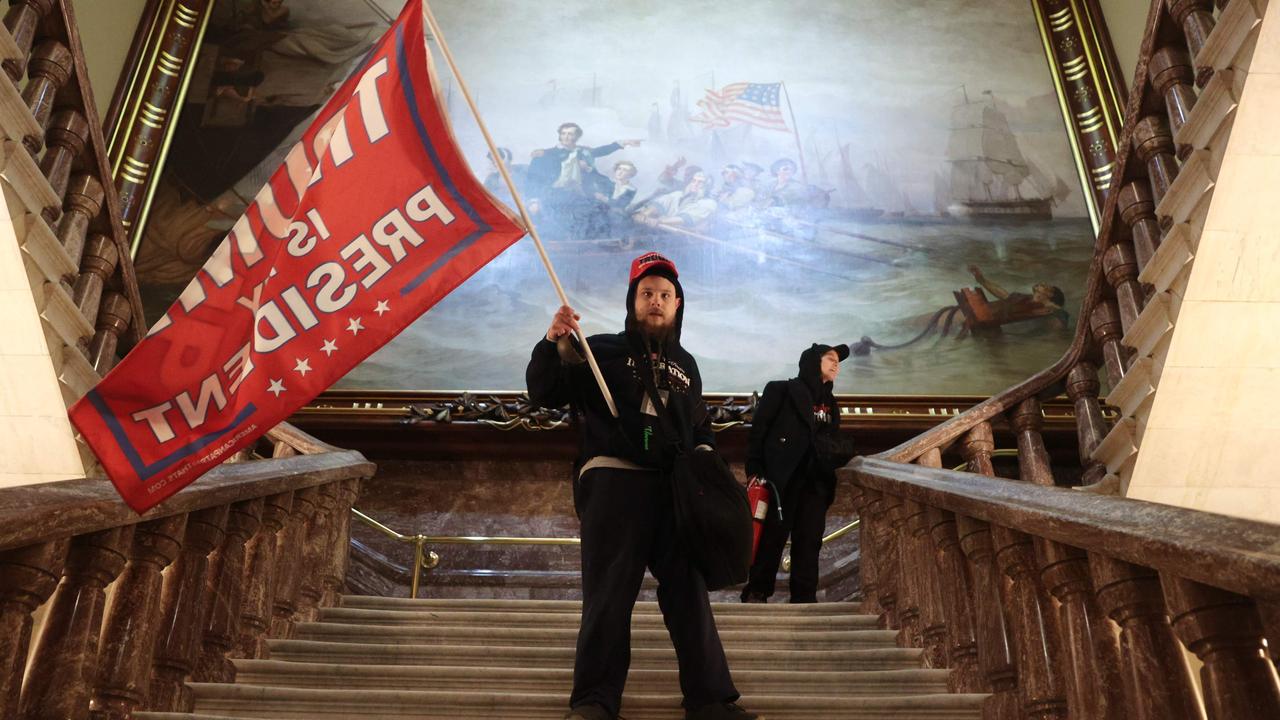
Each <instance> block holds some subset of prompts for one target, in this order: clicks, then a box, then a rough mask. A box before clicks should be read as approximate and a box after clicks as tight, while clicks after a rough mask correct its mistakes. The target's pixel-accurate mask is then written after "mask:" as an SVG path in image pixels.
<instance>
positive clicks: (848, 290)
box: [138, 0, 1093, 394]
mask: <svg viewBox="0 0 1280 720" xmlns="http://www.w3.org/2000/svg"><path fill="white" fill-rule="evenodd" d="M399 5H400V3H398V2H395V1H394V0H324V1H323V2H321V1H320V0H308V1H305V2H304V1H303V0H222V1H220V2H219V3H218V6H217V7H218V10H217V14H216V15H215V17H214V19H213V22H212V23H211V26H210V31H209V34H208V36H207V38H206V41H205V44H204V47H203V49H202V53H201V58H200V64H199V69H198V71H197V75H196V78H195V79H194V80H193V82H192V86H191V89H190V90H189V92H188V97H187V101H186V105H185V107H184V109H183V111H182V116H181V121H180V128H179V132H178V135H177V137H176V139H175V143H174V149H173V151H172V152H171V154H170V158H171V160H170V163H169V167H168V171H167V172H166V175H165V178H164V183H163V185H162V187H161V189H160V191H159V192H158V193H157V199H156V204H155V206H154V208H153V210H152V215H151V219H150V221H149V224H148V228H147V234H146V237H145V239H144V242H143V244H142V254H141V256H140V257H139V261H138V270H139V275H140V277H141V279H142V281H143V283H144V287H145V291H146V294H147V296H148V301H149V302H150V303H151V306H150V307H149V308H148V309H149V312H150V313H151V314H152V315H158V314H159V312H160V311H161V310H162V309H163V306H165V305H167V304H168V302H170V301H172V299H173V297H175V296H176V294H177V292H178V290H180V288H181V286H182V284H184V283H185V282H186V280H187V279H188V278H189V277H190V276H191V275H192V274H193V273H194V270H195V269H196V268H197V267H199V265H200V264H201V263H202V262H203V260H204V258H205V256H206V255H207V253H208V252H209V251H210V250H211V249H212V246H213V244H215V243H216V241H218V240H219V239H220V238H221V236H222V234H224V233H225V231H226V230H227V228H229V227H230V225H231V223H232V222H233V221H234V220H235V219H236V218H237V217H238V216H239V214H240V211H241V209H242V208H243V207H244V205H245V202H246V199H247V198H251V197H252V195H253V194H254V193H255V192H256V191H257V188H258V187H259V186H260V185H261V184H262V182H263V180H264V179H265V178H266V177H267V175H269V174H270V172H271V171H272V170H274V169H275V167H276V166H277V165H278V164H279V162H280V159H281V157H282V153H283V149H284V148H287V147H288V145H289V143H291V142H292V140H293V138H294V137H296V135H297V134H299V133H300V132H301V129H302V128H303V127H305V125H306V123H307V122H308V118H309V116H310V115H311V113H312V112H314V110H315V109H316V108H317V107H318V106H319V105H320V104H321V103H322V102H323V100H324V98H325V97H326V95H327V93H328V92H329V91H330V90H331V89H332V88H333V86H334V85H335V83H337V82H340V81H341V79H342V78H343V77H344V76H345V74H346V72H347V71H348V70H349V68H350V66H351V65H352V63H354V62H356V61H357V60H358V58H359V57H360V56H361V54H362V53H363V51H364V49H366V48H367V47H368V46H369V44H370V43H371V42H372V41H373V40H374V39H375V38H376V37H377V36H378V35H380V34H381V32H382V31H383V30H384V29H385V28H386V26H387V24H388V22H389V19H390V18H391V17H394V15H395V14H396V13H397V12H398V11H399ZM432 6H433V9H434V11H435V14H436V16H437V18H438V20H439V22H440V24H441V26H442V29H443V32H444V33H446V36H447V39H448V41H449V44H450V46H451V49H452V50H453V52H454V55H455V56H456V57H457V60H458V63H459V65H460V69H461V71H462V73H464V77H465V80H466V82H467V84H468V85H469V87H470V89H471V91H472V93H473V95H474V96H475V98H476V100H477V102H478V104H479V107H480V110H481V113H482V116H483V117H484V119H485V121H486V124H487V125H488V127H489V129H490V131H491V132H492V134H493V136H494V138H495V139H496V141H497V142H498V144H499V145H500V146H501V148H502V149H501V151H500V153H501V155H502V156H503V157H504V158H505V159H507V161H508V162H509V164H510V167H511V169H512V171H513V174H514V176H515V178H516V181H517V184H518V186H519V188H520V191H521V193H522V196H523V197H524V198H525V200H526V202H527V203H528V205H529V207H530V209H531V211H532V212H533V216H534V218H535V223H536V225H537V227H538V228H539V230H540V233H541V236H542V237H543V238H544V240H545V241H546V245H547V249H548V251H549V253H550V255H551V258H552V261H553V262H554V263H555V265H556V268H557V270H558V272H559V275H560V278H561V280H562V281H563V283H564V285H565V288H566V290H567V292H568V294H569V296H570V299H571V301H572V302H573V304H574V305H575V307H576V308H577V309H578V310H579V311H580V312H581V313H582V315H583V320H582V324H583V327H584V329H586V330H587V331H588V332H614V331H616V330H618V329H620V328H621V326H622V319H623V316H624V312H625V310H624V307H623V304H624V296H625V288H626V276H627V269H628V263H629V261H630V260H631V258H633V257H635V256H636V255H637V254H639V253H640V252H642V251H644V250H657V251H659V252H661V253H663V254H665V255H667V256H669V257H671V258H672V259H673V260H674V261H675V262H676V264H677V265H678V267H679V268H680V273H681V280H682V283H683V285H684V288H685V290H686V294H687V299H686V302H687V313H686V320H685V331H684V339H685V344H686V345H687V347H688V348H689V349H690V351H691V352H693V354H694V355H695V356H696V357H697V358H698V361H699V364H700V367H701V370H702V375H703V377H704V380H705V384H706V389H707V390H708V391H709V392H732V393H744V392H750V391H752V390H756V389H759V388H760V387H762V386H763V384H764V383H765V382H766V381H767V380H769V379H773V378H778V377H785V376H788V375H790V374H793V373H794V371H795V360H796V358H797V357H798V355H799V353H800V351H801V350H802V349H804V348H805V347H807V346H808V345H809V344H810V343H811V342H814V341H821V342H826V343H833V342H847V343H851V344H853V345H854V346H855V356H854V357H852V358H850V360H848V361H846V363H845V365H846V367H845V371H844V372H843V373H842V374H841V376H840V379H839V384H838V386H837V388H836V389H837V392H843V393H860V394H872V393H876V394H878V393H884V394H988V393H992V392H995V391H998V390H1000V389H1002V388H1004V387H1006V386H1008V385H1010V384H1012V383H1014V382H1017V381H1018V380H1021V379H1023V378H1025V377H1026V376H1028V375H1030V374H1032V373H1034V372H1035V371H1037V370H1039V369H1041V368H1043V367H1045V366H1047V365H1048V364H1050V363H1052V362H1053V361H1054V360H1056V359H1057V358H1058V356H1059V355H1060V354H1061V353H1062V351H1063V350H1064V349H1065V347H1066V346H1067V344H1068V343H1069V341H1070V336H1071V333H1072V331H1073V329H1074V326H1075V323H1076V322H1077V320H1078V319H1077V318H1076V317H1075V316H1074V314H1073V311H1074V309H1075V308H1076V307H1078V305H1079V302H1080V293H1081V291H1082V288H1083V284H1084V278H1085V274H1086V270H1087V266H1088V263H1089V259H1090V257H1091V255H1092V245H1093V231H1092V228H1091V225H1090V222H1089V220H1088V217H1087V211H1086V208H1085V205H1084V199H1083V197H1082V194H1081V191H1080V186H1079V184H1078V181H1077V180H1076V178H1077V175H1076V171H1075V167H1074V164H1073V160H1072V156H1071V151H1070V148H1069V146H1068V140H1067V135H1066V131H1065V129H1064V126H1063V121H1062V117H1061V114H1060V110H1059V105H1058V100H1057V97H1056V95H1055V93H1054V87H1053V83H1052V80H1051V78H1050V74H1049V70H1048V67H1047V64H1046V61H1045V58H1044V50H1043V48H1042V46H1041V41H1040V36H1039V34H1038V32H1037V28H1036V21H1035V18H1034V15H1033V12H1032V9H1031V7H1030V4H1029V3H1028V2H1027V0H989V1H986V2H981V3H976V2H969V1H967V0H903V1H902V2H894V3H884V2H879V1H877V0H801V1H796V2H786V3H781V2H767V1H763V0H761V1H752V0H748V1H746V2H737V3H723V2H713V1H711V0H706V1H698V2H682V3H670V2H656V1H652V2H651V1H644V2H620V1H616V2H615V1H610V2H603V1H601V0H558V1H557V2H554V3H544V2H533V1H532V0H529V1H526V0H437V1H436V2H435V3H433V4H432ZM437 58H439V54H438V53H437ZM438 76H439V87H438V88H437V94H438V96H439V98H440V102H442V103H444V104H445V105H447V107H448V109H449V113H450V116H451V117H452V118H453V120H454V125H455V132H456V135H457V138H458V141H459V143H460V144H461V146H462V148H463V149H464V151H465V152H466V153H467V155H468V158H469V160H470V161H471V163H472V167H473V169H474V170H475V172H476V173H477V175H479V176H480V177H482V178H484V179H485V182H486V184H487V185H488V186H489V187H490V188H491V189H492V191H493V192H494V193H495V194H496V195H498V196H499V197H503V198H506V197H508V193H507V191H506V189H505V188H504V187H503V185H502V183H501V181H500V180H499V178H498V176H497V174H496V172H495V169H494V166H493V163H492V161H491V159H490V158H489V153H488V152H487V149H486V147H485V144H484V142H483V139H482V137H481V135H480V132H479V130H478V129H477V127H476V125H475V123H474V121H473V120H472V119H471V115H470V112H469V110H468V109H467V106H466V104H465V102H464V101H463V98H462V95H461V93H460V92H459V88H458V85H457V81H456V80H455V79H453V78H451V77H450V75H449V73H448V71H447V69H446V68H445V67H444V66H443V64H441V65H440V67H438ZM557 305H558V301H557V299H556V296H555V294H554V292H553V290H552V287H551V284H550V282H549V281H548V279H547V277H546V274H545V271H544V269H543V267H542V265H541V263H540V261H539V260H538V258H537V255H536V253H535V250H534V248H533V246H532V243H531V242H530V241H529V240H527V239H526V240H522V241H521V242H519V243H517V244H516V245H515V246H514V247H512V248H511V249H510V250H509V251H507V252H506V253H505V254H504V255H502V256H500V257H499V258H498V259H497V260H496V261H495V262H493V263H492V264H491V265H489V266H488V267H486V268H484V269H483V270H481V271H480V272H479V273H478V274H477V275H475V276H474V277H472V278H471V279H470V280H469V281H468V282H466V283H465V284H464V285H463V286H462V287H461V288H460V289H459V290H458V291H457V292H455V293H454V294H453V295H451V296H450V297H448V298H446V299H445V300H444V301H443V302H442V303H441V304H440V305H439V306H437V307H436V308H435V309H434V310H432V311H431V312H429V313H428V314H427V315H426V316H424V317H423V318H422V319H420V320H419V321H418V322H417V323H416V324H414V325H413V326H412V327H411V328H410V329H409V330H408V331H406V332H405V333H404V334H403V335H401V336H400V337H399V338H397V339H396V340H395V341H393V342H392V343H391V344H390V345H388V346H387V347H385V348H384V349H383V350H381V351H380V352H378V353H377V354H375V355H373V356H372V357H371V358H369V359H368V360H367V361H366V362H365V363H364V364H362V365H361V366H359V367H358V368H356V369H355V370H354V371H353V372H352V373H351V374H350V375H348V376H347V377H346V378H345V379H344V380H343V381H342V383H341V384H340V387H346V388H370V389H374V388H377V389H390V388H395V389H409V390H464V389H469V390H512V389H519V388H522V387H523V371H524V365H525V363H526V361H527V359H528V355H529V351H530V349H531V347H532V345H533V344H534V343H535V342H536V341H537V339H538V338H539V336H540V335H541V334H542V333H543V332H545V330H546V326H547V324H548V322H549V321H550V317H551V314H552V313H553V312H554V310H555V308H556V307H557Z"/></svg>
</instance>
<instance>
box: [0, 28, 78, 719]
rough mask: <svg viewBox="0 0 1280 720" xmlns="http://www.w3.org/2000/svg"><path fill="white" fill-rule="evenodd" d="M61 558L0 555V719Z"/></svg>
mask: <svg viewBox="0 0 1280 720" xmlns="http://www.w3.org/2000/svg"><path fill="white" fill-rule="evenodd" d="M10 14H12V13H10ZM65 557H66V543H63V542H47V543H40V544H38V545H28V546H27V547H22V548H17V549H14V550H5V551H4V552H0V717H3V718H12V717H17V715H18V700H19V693H20V692H21V690H22V675H23V670H24V669H25V668H26V666H27V651H28V650H29V649H30V643H31V626H32V622H33V621H32V617H31V616H32V613H34V612H35V611H36V609H37V608H39V607H40V606H41V605H43V604H44V602H45V601H46V600H48V599H49V595H50V593H52V592H53V590H54V588H55V587H57V586H58V576H59V575H60V574H61V572H62V563H63V561H64V559H65Z"/></svg>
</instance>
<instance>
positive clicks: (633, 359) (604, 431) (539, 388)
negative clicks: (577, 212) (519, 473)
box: [525, 278, 715, 474]
mask: <svg viewBox="0 0 1280 720" xmlns="http://www.w3.org/2000/svg"><path fill="white" fill-rule="evenodd" d="M638 280H639V278H637V282H638ZM636 284H637V283H636V282H633V283H632V284H631V286H630V288H629V290H628V293H627V323H626V325H627V329H626V330H624V331H623V332H620V333H617V334H616V335H592V336H591V337H589V338H587V341H588V342H589V343H590V345H591V351H592V354H594V355H595V358H596V362H597V363H598V364H599V366H600V373H601V374H602V375H603V376H604V379H605V383H606V384H607V385H608V386H609V391H610V393H612V395H613V401H614V403H615V405H616V406H617V408H618V415H619V417H618V418H617V419H615V418H614V417H613V416H612V415H610V414H609V408H608V406H607V405H606V404H605V401H604V396H603V395H602V394H601V393H600V388H599V387H598V386H597V385H596V381H595V378H594V377H593V376H592V373H591V368H590V367H589V366H588V365H587V364H586V363H585V362H579V361H578V360H579V358H577V357H574V355H575V354H576V355H581V349H580V348H579V347H578V345H577V343H576V342H573V343H569V342H568V341H562V344H563V345H565V346H569V345H571V346H572V348H573V350H572V351H570V350H569V349H568V347H566V348H565V350H566V352H565V354H566V355H569V359H568V360H564V359H562V354H561V350H560V348H558V347H557V344H556V343H554V342H551V341H550V340H547V339H546V338H545V337H544V338H543V339H542V340H541V341H539V342H538V344H537V345H535V346H534V348H533V355H532V356H531V357H530V358H529V365H528V367H527V368H526V370H525V383H526V385H527V386H528V389H529V399H530V401H532V402H533V404H535V405H538V406H541V407H548V408H553V407H563V406H564V405H569V406H570V408H571V410H572V412H573V413H574V415H575V417H576V418H577V420H578V423H579V424H580V426H581V444H580V447H579V453H578V460H577V463H576V465H575V467H581V466H582V465H583V464H584V463H585V462H587V461H588V460H590V459H591V458H593V457H597V456H602V455H603V456H610V457H616V458H620V459H622V460H626V461H628V462H631V463H634V464H636V465H639V466H641V467H645V468H654V469H660V470H668V469H670V468H671V465H672V463H673V462H674V460H675V454H676V450H675V448H674V447H673V446H672V443H670V442H668V441H667V440H666V438H665V437H664V433H663V432H662V424H661V423H660V422H659V421H658V418H657V416H655V415H652V414H647V413H646V412H645V409H646V406H648V405H649V403H648V402H647V401H646V393H645V388H644V385H643V383H642V380H641V377H642V376H641V375H640V374H639V373H641V372H654V373H655V374H656V375H657V385H658V389H659V390H665V391H667V398H668V399H667V402H666V406H667V408H668V409H669V410H670V412H671V414H672V416H673V419H674V421H675V426H676V428H677V429H678V430H679V431H680V433H681V435H682V437H680V438H679V442H680V443H681V445H682V446H683V448H684V450H685V451H686V452H689V451H692V450H693V449H694V448H695V447H697V446H699V445H708V446H712V447H714V444H715V438H714V436H713V435H712V433H711V421H710V417H709V415H708V414H707V406H706V403H705V402H704V401H703V399H702V376H701V375H700V374H699V373H698V363H697V362H696V361H694V359H693V356H692V355H690V354H689V353H688V352H687V351H686V350H685V349H684V348H683V347H681V346H680V327H681V325H682V323H683V322H684V301H683V291H682V290H680V286H679V284H678V283H676V288H677V296H678V297H680V298H681V304H680V307H679V308H678V309H677V311H676V318H675V328H674V331H673V333H672V337H671V338H670V339H669V340H668V341H667V342H666V343H664V344H663V346H662V347H661V348H660V349H658V353H657V354H658V358H657V359H656V360H651V359H650V358H649V353H647V352H646V351H645V350H646V347H645V340H644V336H643V335H642V333H641V332H640V331H639V330H638V329H637V322H636V319H635V318H634V317H633V315H634V309H633V308H634V306H635V302H634V301H635V288H636ZM650 349H652V348H650ZM651 367H653V368H654V369H650V368H651ZM575 474H576V473H575Z"/></svg>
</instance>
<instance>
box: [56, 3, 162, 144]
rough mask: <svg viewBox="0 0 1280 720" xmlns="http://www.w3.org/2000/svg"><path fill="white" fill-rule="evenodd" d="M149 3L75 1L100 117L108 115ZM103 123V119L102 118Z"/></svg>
mask: <svg viewBox="0 0 1280 720" xmlns="http://www.w3.org/2000/svg"><path fill="white" fill-rule="evenodd" d="M146 4H147V0H72V3H71V5H72V7H73V8H74V9H75V14H76V25H77V27H79V28H80V42H81V44H83V45H84V55H85V60H86V61H87V62H88V64H89V82H90V83H92V84H93V100H94V103H95V104H96V105H97V106H98V114H99V115H100V116H101V115H102V114H104V113H106V112H107V105H109V104H111V95H112V93H114V92H115V90H116V81H117V80H118V79H119V78H120V73H121V71H122V70H124V61H125V56H126V55H128V53H129V45H130V44H131V43H132V42H133V34H134V31H135V30H136V29H137V27H138V20H139V19H140V18H141V17H142V10H143V8H144V7H145V6H146ZM99 120H101V117H99Z"/></svg>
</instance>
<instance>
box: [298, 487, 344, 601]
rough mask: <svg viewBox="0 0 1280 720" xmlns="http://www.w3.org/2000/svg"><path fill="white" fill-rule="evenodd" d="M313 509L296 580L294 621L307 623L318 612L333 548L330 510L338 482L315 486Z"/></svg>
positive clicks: (335, 501)
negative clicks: (299, 572) (296, 602)
mask: <svg viewBox="0 0 1280 720" xmlns="http://www.w3.org/2000/svg"><path fill="white" fill-rule="evenodd" d="M317 491H318V492H317V495H316V512H315V515H313V516H312V517H311V522H310V523H308V524H307V527H306V532H305V535H304V537H305V538H306V539H305V540H304V541H303V544H302V557H303V558H304V560H303V563H302V578H301V581H300V582H299V583H298V609H297V612H296V613H295V615H294V620H295V621H297V622H311V621H313V620H315V619H316V616H317V615H319V607H320V601H321V598H322V597H323V596H324V571H325V568H326V567H327V566H328V561H329V553H330V552H332V551H333V545H332V543H331V540H330V537H329V536H330V534H331V533H332V529H333V523H334V517H333V516H334V513H335V512H336V510H337V508H338V484H337V483H328V484H327V485H321V486H320V487H319V488H317Z"/></svg>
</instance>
